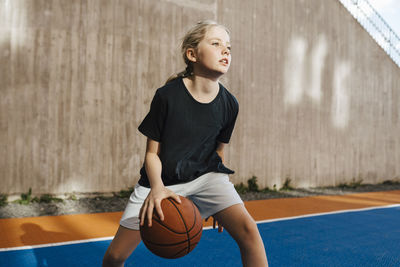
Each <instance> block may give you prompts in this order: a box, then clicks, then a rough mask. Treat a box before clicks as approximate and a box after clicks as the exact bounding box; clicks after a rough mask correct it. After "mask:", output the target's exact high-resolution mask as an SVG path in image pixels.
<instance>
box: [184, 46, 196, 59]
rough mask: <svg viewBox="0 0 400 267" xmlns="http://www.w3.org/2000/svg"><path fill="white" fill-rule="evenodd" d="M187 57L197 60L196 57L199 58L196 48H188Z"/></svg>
mask: <svg viewBox="0 0 400 267" xmlns="http://www.w3.org/2000/svg"><path fill="white" fill-rule="evenodd" d="M186 57H187V58H188V59H189V60H190V61H192V62H196V58H197V55H196V50H195V49H194V48H188V49H187V50H186Z"/></svg>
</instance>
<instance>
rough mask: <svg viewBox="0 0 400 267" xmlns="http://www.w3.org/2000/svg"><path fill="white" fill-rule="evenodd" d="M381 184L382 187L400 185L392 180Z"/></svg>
mask: <svg viewBox="0 0 400 267" xmlns="http://www.w3.org/2000/svg"><path fill="white" fill-rule="evenodd" d="M382 184H384V185H398V184H400V182H398V181H393V180H386V181H383V182H382Z"/></svg>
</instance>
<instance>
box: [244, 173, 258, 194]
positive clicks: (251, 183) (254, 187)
mask: <svg viewBox="0 0 400 267" xmlns="http://www.w3.org/2000/svg"><path fill="white" fill-rule="evenodd" d="M247 185H248V188H249V191H250V192H258V191H259V189H258V184H257V177H256V176H253V177H251V178H250V179H249V180H247Z"/></svg>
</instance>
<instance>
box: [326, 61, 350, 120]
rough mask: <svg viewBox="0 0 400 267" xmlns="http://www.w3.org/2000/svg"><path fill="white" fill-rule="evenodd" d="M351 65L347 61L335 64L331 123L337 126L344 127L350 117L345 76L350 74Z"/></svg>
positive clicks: (348, 95)
mask: <svg viewBox="0 0 400 267" xmlns="http://www.w3.org/2000/svg"><path fill="white" fill-rule="evenodd" d="M350 71H351V67H350V63H349V62H343V61H342V62H339V63H336V64H335V71H334V75H333V95H332V110H331V114H332V123H333V125H334V126H336V127H337V128H345V127H346V126H347V125H348V122H349V117H350V94H349V90H350V89H349V88H348V83H347V78H348V76H349V75H350Z"/></svg>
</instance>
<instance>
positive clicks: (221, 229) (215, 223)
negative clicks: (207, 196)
mask: <svg viewBox="0 0 400 267" xmlns="http://www.w3.org/2000/svg"><path fill="white" fill-rule="evenodd" d="M210 217H212V218H213V229H215V228H216V227H217V225H218V233H222V232H223V231H224V227H223V226H222V225H221V224H219V222H218V221H217V220H216V219H215V218H214V216H210ZM210 217H208V218H207V219H206V221H208V219H209V218H210Z"/></svg>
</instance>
